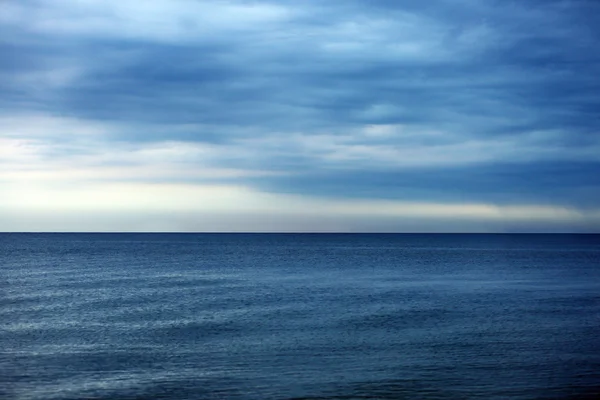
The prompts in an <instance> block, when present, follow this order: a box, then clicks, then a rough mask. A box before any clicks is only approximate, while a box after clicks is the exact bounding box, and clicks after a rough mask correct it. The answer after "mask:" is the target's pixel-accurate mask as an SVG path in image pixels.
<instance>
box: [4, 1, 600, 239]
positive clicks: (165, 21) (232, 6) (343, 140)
mask: <svg viewBox="0 0 600 400" xmlns="http://www.w3.org/2000/svg"><path fill="white" fill-rule="evenodd" d="M0 231H342V232H347V231H385V232H388V231H397V232H422V231H433V232H438V231H439V232H448V231H450V232H454V231H456V232H463V231H475V232H489V231H491V232H527V231H530V232H538V231H540V232H589V231H596V232H598V231H600V2H598V1H596V0H560V1H558V0H524V1H506V0H503V1H499V0H496V1H492V0H453V1H450V0H447V1H446V0H427V1H423V0H418V1H417V0H405V1H391V0H369V1H366V0H365V1H358V0H328V1H323V0H319V1H317V0H303V1H297V0H296V1H291V0H278V1H242V0H231V1H199V0H196V1H194V0H152V1H139V0H4V1H2V2H0Z"/></svg>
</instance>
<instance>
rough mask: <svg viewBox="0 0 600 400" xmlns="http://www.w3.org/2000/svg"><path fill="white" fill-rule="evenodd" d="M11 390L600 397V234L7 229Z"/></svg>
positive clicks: (6, 354)
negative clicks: (54, 231) (62, 231)
mask: <svg viewBox="0 0 600 400" xmlns="http://www.w3.org/2000/svg"><path fill="white" fill-rule="evenodd" d="M0 323H1V325H0V398H3V399H44V400H46V399H421V398H423V399H438V398H439V399H469V398H473V399H496V398H497V399H505V398H506V399H508V398H510V399H579V398H589V399H595V398H600V236H598V235H434V234H432V235H411V234H398V235H396V234H386V235H378V234H347V235H338V234H0Z"/></svg>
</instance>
